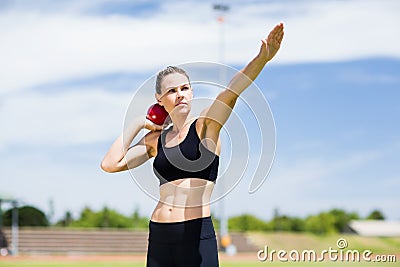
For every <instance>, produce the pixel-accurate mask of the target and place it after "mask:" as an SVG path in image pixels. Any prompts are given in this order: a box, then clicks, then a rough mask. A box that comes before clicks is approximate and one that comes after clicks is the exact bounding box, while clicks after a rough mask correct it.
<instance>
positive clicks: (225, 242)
mask: <svg viewBox="0 0 400 267" xmlns="http://www.w3.org/2000/svg"><path fill="white" fill-rule="evenodd" d="M214 10H217V11H218V12H219V13H220V14H219V16H218V19H217V20H218V23H219V25H220V26H219V51H218V52H219V63H220V64H224V63H225V38H224V37H225V34H224V22H225V18H224V16H223V13H224V12H226V11H228V10H229V6H227V5H222V4H216V5H214ZM219 76H220V77H219V79H220V84H221V85H223V86H227V81H226V68H225V67H224V66H221V67H220V71H219ZM220 134H221V140H222V143H224V140H228V139H227V138H226V133H225V132H224V131H221V132H220ZM223 150H224V149H222V151H221V152H222V154H223ZM222 158H223V157H222ZM221 163H222V164H221V167H222V168H223V169H225V167H226V166H225V165H224V161H223V160H222V161H221ZM220 189H221V190H222V194H224V193H225V184H224V181H223V180H221V182H220ZM219 215H220V230H219V231H220V241H221V247H222V249H223V250H226V248H227V247H228V246H229V245H231V244H230V243H231V241H230V237H229V233H228V218H227V217H226V214H225V199H224V198H221V199H220V201H219Z"/></svg>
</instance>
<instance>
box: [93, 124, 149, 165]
mask: <svg viewBox="0 0 400 267" xmlns="http://www.w3.org/2000/svg"><path fill="white" fill-rule="evenodd" d="M144 123H145V121H144V119H143V118H141V117H137V118H135V119H134V120H133V121H132V122H131V123H130V124H129V125H128V127H127V128H126V129H125V130H124V131H123V133H122V134H121V135H120V136H119V137H118V138H117V139H116V140H115V141H114V143H113V144H112V145H111V147H110V149H109V150H108V152H107V153H106V155H105V156H104V159H103V161H102V162H101V167H102V168H103V169H104V170H106V169H110V168H112V166H115V165H117V164H118V163H120V162H121V161H122V160H123V159H124V157H125V155H126V153H127V152H128V149H129V147H130V145H131V144H132V141H133V139H135V137H136V136H137V135H138V133H139V132H140V130H141V129H143V127H144Z"/></svg>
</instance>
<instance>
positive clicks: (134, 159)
mask: <svg viewBox="0 0 400 267" xmlns="http://www.w3.org/2000/svg"><path fill="white" fill-rule="evenodd" d="M159 136H160V131H156V132H149V133H147V134H146V135H145V136H144V137H143V138H142V139H141V140H140V141H139V142H137V143H136V144H135V145H133V146H131V147H130V148H129V149H128V151H127V153H126V154H125V157H124V159H123V160H121V161H120V162H119V163H118V164H117V166H116V170H115V171H125V170H128V169H133V168H136V167H138V166H140V165H142V164H143V163H145V162H146V161H147V160H148V159H150V158H152V157H154V156H155V155H156V153H157V140H158V137H159Z"/></svg>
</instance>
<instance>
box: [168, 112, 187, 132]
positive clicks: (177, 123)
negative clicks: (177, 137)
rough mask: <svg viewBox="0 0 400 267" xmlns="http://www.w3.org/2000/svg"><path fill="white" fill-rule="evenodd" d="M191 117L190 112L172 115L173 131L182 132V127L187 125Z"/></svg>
mask: <svg viewBox="0 0 400 267" xmlns="http://www.w3.org/2000/svg"><path fill="white" fill-rule="evenodd" d="M188 118H189V114H186V115H184V116H183V115H180V116H172V117H171V120H172V123H173V127H172V131H173V132H180V131H181V129H182V128H183V127H184V126H185V125H186V122H187V120H188Z"/></svg>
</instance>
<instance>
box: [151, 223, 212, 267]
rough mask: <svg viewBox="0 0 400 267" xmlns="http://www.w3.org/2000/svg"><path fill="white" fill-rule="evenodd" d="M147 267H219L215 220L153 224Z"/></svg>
mask: <svg viewBox="0 0 400 267" xmlns="http://www.w3.org/2000/svg"><path fill="white" fill-rule="evenodd" d="M149 230H150V233H149V247H148V251H147V265H146V266H147V267H218V266H219V263H218V250H217V240H216V238H215V232H214V227H213V224H212V220H211V217H205V218H199V219H194V220H189V221H183V222H173V223H158V222H153V221H150V224H149Z"/></svg>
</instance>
